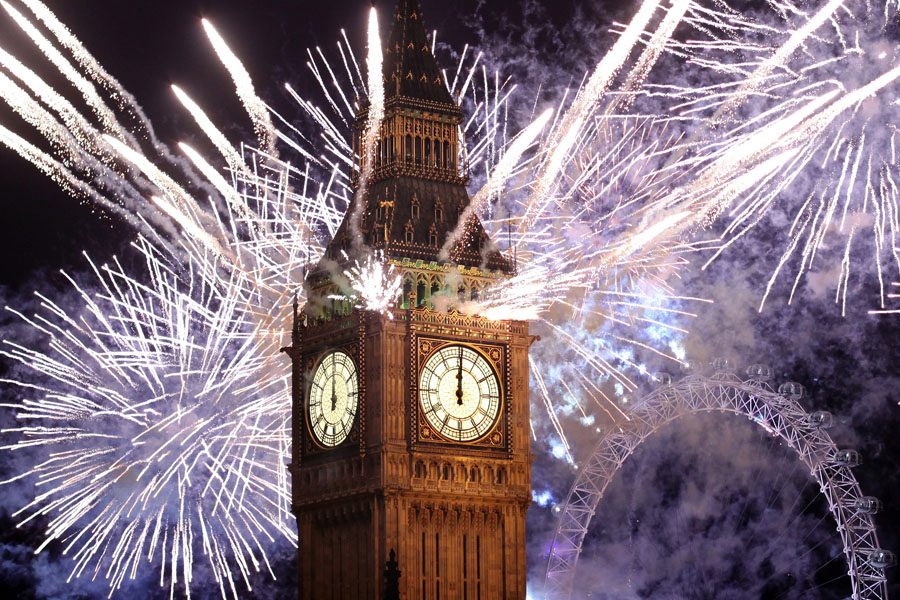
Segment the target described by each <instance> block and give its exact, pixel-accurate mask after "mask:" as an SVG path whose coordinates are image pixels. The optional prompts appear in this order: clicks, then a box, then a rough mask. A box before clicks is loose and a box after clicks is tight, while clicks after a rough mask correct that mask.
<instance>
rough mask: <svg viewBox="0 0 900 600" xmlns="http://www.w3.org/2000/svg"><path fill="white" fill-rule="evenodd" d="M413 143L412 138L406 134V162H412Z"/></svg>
mask: <svg viewBox="0 0 900 600" xmlns="http://www.w3.org/2000/svg"><path fill="white" fill-rule="evenodd" d="M412 153H413V143H412V136H411V135H409V134H408V133H407V134H406V162H412V159H413V155H412Z"/></svg>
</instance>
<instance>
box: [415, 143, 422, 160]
mask: <svg viewBox="0 0 900 600" xmlns="http://www.w3.org/2000/svg"><path fill="white" fill-rule="evenodd" d="M416 164H417V165H421V164H422V138H420V137H419V136H416Z"/></svg>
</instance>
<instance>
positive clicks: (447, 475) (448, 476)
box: [441, 463, 453, 481]
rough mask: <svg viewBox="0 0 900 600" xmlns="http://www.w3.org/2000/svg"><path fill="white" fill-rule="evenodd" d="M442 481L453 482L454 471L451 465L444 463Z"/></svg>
mask: <svg viewBox="0 0 900 600" xmlns="http://www.w3.org/2000/svg"><path fill="white" fill-rule="evenodd" d="M441 479H443V480H444V481H452V480H453V469H451V468H450V463H444V468H443V469H442V471H441Z"/></svg>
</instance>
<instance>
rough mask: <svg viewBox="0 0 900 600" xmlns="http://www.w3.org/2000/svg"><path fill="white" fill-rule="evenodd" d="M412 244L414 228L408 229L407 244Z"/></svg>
mask: <svg viewBox="0 0 900 600" xmlns="http://www.w3.org/2000/svg"><path fill="white" fill-rule="evenodd" d="M412 242H413V229H412V227H407V228H406V243H407V244H412Z"/></svg>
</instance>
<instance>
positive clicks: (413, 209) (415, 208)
mask: <svg viewBox="0 0 900 600" xmlns="http://www.w3.org/2000/svg"><path fill="white" fill-rule="evenodd" d="M410 211H411V212H412V218H413V219H418V218H419V203H418V202H415V201H413V204H412V207H411V208H410Z"/></svg>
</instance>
